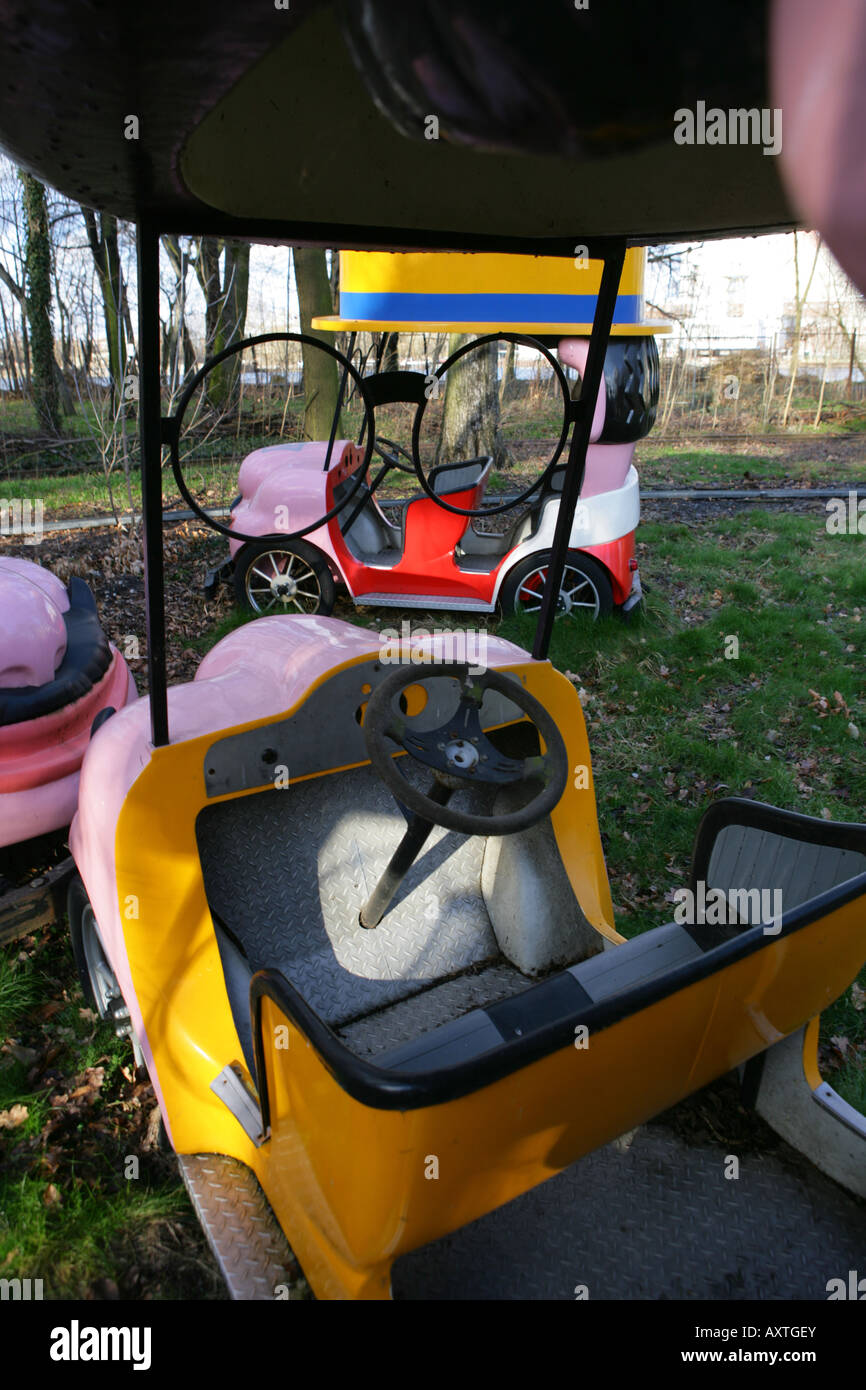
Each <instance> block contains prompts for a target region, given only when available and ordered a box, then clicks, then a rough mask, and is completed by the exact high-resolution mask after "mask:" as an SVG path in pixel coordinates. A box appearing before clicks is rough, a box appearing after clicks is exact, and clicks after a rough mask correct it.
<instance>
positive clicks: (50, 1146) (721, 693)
mask: <svg viewBox="0 0 866 1390" xmlns="http://www.w3.org/2000/svg"><path fill="white" fill-rule="evenodd" d="M196 544H198V542H195V543H194V544H193V543H191V546H190V549H189V550H188V551H187V552H184V553H183V554H181V555H180V556H179V557H178V558H177V560H176V561H175V562H174V563H173V566H172V577H173V578H174V579H177V578H179V577H182V576H183V575H184V574H185V573H186V571H187V569H188V570H189V578H188V580H185V581H184V582H188V583H190V584H192V582H193V571H194V570H195V569H196V565H197V564H198V560H195V562H194V561H193V559H192V558H191V557H193V556H198V551H197V550H195V545H196ZM219 544H220V545H222V548H223V549H224V545H223V543H221V542H219ZM639 545H640V550H639V556H640V562H641V573H642V577H643V578H644V580H645V583H646V586H647V601H646V605H645V607H644V609H643V611H641V612H639V613H638V614H637V615H636V616H635V618H634V619H633V621H632V622H629V623H624V622H622V621H621V620H620V619H619V618H616V617H614V618H611V619H608V620H605V621H603V622H601V623H598V624H589V623H579V622H576V621H572V620H561V621H559V622H557V623H556V624H555V626H554V631H553V641H552V646H551V659H552V660H553V662H554V664H555V665H556V666H558V667H559V668H560V669H561V670H563V671H565V672H566V673H568V674H569V675H570V677H571V678H572V679H573V680H574V682H575V684H576V686H577V687H578V689H579V690H580V692H581V701H582V704H583V709H584V713H585V717H586V720H587V725H588V734H589V742H590V749H591V753H592V759H593V773H594V778H595V790H596V798H597V808H598V818H599V825H600V829H601V834H602V841H603V845H604V851H605V858H606V862H607V866H608V872H609V876H610V880H611V887H612V894H613V900H614V904H615V917H616V925H617V927H618V929H619V930H620V931H621V932H622V933H623V934H624V935H625V936H627V937H631V936H634V935H636V934H637V933H639V932H642V931H646V930H648V929H650V928H652V927H654V926H658V925H660V924H661V923H663V922H665V921H669V920H671V916H672V907H671V902H670V897H671V894H672V892H673V890H674V889H676V888H677V887H680V886H682V885H683V884H684V883H685V882H686V881H687V877H688V870H689V864H690V860H691V853H692V846H693V843H694V837H695V832H696V830H697V826H698V824H699V821H700V819H701V816H702V815H703V813H704V811H705V810H706V808H707V806H708V805H709V804H710V803H711V802H712V801H713V800H714V799H716V798H718V797H721V796H728V795H745V796H751V797H754V798H755V799H757V800H760V801H766V802H771V803H773V804H776V805H778V806H781V807H788V808H792V809H795V810H799V811H803V812H805V813H807V814H810V815H815V816H826V817H829V818H832V819H834V820H842V821H862V820H864V819H866V814H864V804H866V756H864V749H866V689H864V683H863V678H862V671H863V664H864V662H863V658H864V647H866V630H864V629H866V564H864V558H866V550H864V546H866V539H864V538H863V537H858V536H850V537H847V536H841V537H834V536H830V535H828V533H827V531H826V529H825V527H824V524H823V517H822V516H821V515H820V514H816V515H808V516H803V515H793V514H778V513H771V512H766V511H761V510H750V511H748V512H744V513H742V514H740V515H737V516H734V517H725V518H720V519H719V520H718V521H715V522H713V521H710V522H702V523H701V524H700V526H685V525H676V524H673V525H672V524H664V525H662V524H658V523H653V524H643V525H642V526H641V528H640V531H639ZM199 567H200V566H199ZM190 601H191V602H192V603H198V598H197V597H195V596H194V597H193V598H191V600H190ZM337 615H338V616H340V617H345V618H347V619H350V620H351V621H354V622H356V623H358V624H360V625H364V626H368V627H371V628H376V627H377V626H389V627H391V626H396V627H397V628H398V629H399V626H400V623H401V621H402V619H403V618H404V617H406V618H409V619H410V620H413V621H414V622H416V623H419V624H421V625H423V626H425V627H428V628H429V626H430V615H429V614H427V613H425V612H420V611H418V612H414V613H404V612H400V611H397V610H379V611H376V610H371V609H358V610H356V609H354V608H352V607H351V606H350V605H349V604H348V603H347V602H346V601H343V600H341V601H340V603H339V604H338V608H337ZM249 621H255V619H254V618H252V615H249V614H246V613H244V612H242V611H241V610H240V609H237V608H232V609H230V610H229V611H228V612H227V613H224V614H222V615H221V617H220V619H219V621H218V623H217V624H215V625H214V626H213V627H212V628H211V629H210V630H209V631H208V632H206V633H205V634H204V635H203V636H201V637H199V638H192V637H189V636H188V635H186V634H184V636H183V639H182V640H183V642H184V644H187V645H192V646H194V647H195V648H196V649H197V650H198V651H200V652H202V653H204V652H205V651H207V650H210V648H211V647H212V646H213V645H214V644H215V643H216V642H217V641H218V640H219V639H220V638H222V637H224V636H225V635H227V633H228V632H230V631H233V630H234V629H236V628H237V627H239V626H240V625H242V624H244V623H246V622H249ZM435 623H436V625H442V626H445V625H449V626H477V625H478V618H477V617H469V615H460V616H452V615H448V614H436V615H435ZM490 628H491V630H496V631H498V632H499V633H500V634H501V635H502V636H504V637H508V638H509V639H510V640H512V641H514V642H517V643H518V644H519V645H521V646H523V647H527V648H528V647H531V645H532V639H533V635H534V621H533V620H532V619H519V618H512V619H509V620H507V621H505V622H502V623H500V624H499V625H498V627H497V624H496V623H495V621H494V620H492V619H491V620H490ZM733 637H736V638H737V641H738V644H739V650H738V655H737V656H736V657H734V656H732V655H731V656H726V650H727V651H729V652H730V651H731V641H730V639H731V638H733ZM812 691H814V692H817V695H818V696H819V697H824V699H825V701H826V708H825V707H822V706H821V704H820V701H819V700H817V699H816V696H814V695H812V694H811V693H810V692H812ZM836 692H838V696H839V698H838V700H837V698H836ZM822 715H823V717H821V716H822ZM850 724H853V725H854V726H856V727H857V728H858V729H859V730H860V732H861V738H859V739H856V738H854V737H852V735H851V733H850V731H849V725H850ZM859 984H860V987H861V988H864V989H866V968H864V970H863V971H862V972H861V974H860V976H859ZM46 1001H53V1003H55V1004H57V1005H59V1007H58V1008H57V1009H56V1011H55V1012H54V1013H53V1014H52V1015H51V1017H50V1018H47V1019H45V1020H42V1021H41V1020H40V1019H39V1010H40V1007H42V1006H43V1005H44V1004H45V1002H46ZM857 1004H858V998H857V996H856V994H855V993H854V991H852V990H851V989H849V990H847V991H846V992H845V994H844V995H843V997H842V998H841V999H839V1000H838V1001H837V1002H836V1003H834V1004H833V1005H832V1006H831V1007H830V1008H829V1009H827V1010H825V1012H824V1014H823V1015H822V1020H821V1044H822V1050H821V1066H822V1071H823V1074H824V1076H825V1079H826V1080H828V1081H829V1082H830V1084H831V1085H833V1086H834V1087H835V1088H836V1090H837V1091H838V1092H839V1093H840V1094H841V1095H842V1096H843V1097H844V1098H845V1099H846V1100H848V1101H849V1102H850V1103H851V1104H852V1105H854V1106H856V1107H857V1108H858V1109H860V1110H861V1111H862V1112H863V1113H866V1010H863V1009H860V1008H858V1007H857ZM82 1005H83V1000H82V999H81V996H80V993H79V991H78V987H77V983H76V982H75V977H74V971H73V970H72V967H71V963H70V960H69V953H68V948H67V947H66V945H65V941H64V929H63V927H62V926H60V927H57V928H55V929H53V930H52V932H49V933H47V934H44V935H42V934H40V937H39V939H38V940H36V939H34V942H33V943H32V944H30V945H28V946H27V949H26V950H19V949H18V947H17V945H16V946H13V947H9V948H7V949H6V950H5V951H3V952H0V1039H2V1038H7V1039H11V1040H14V1043H15V1045H16V1046H22V1047H24V1048H30V1049H36V1050H37V1051H39V1053H40V1056H42V1053H43V1051H44V1049H46V1048H49V1047H51V1046H58V1045H59V1047H60V1052H59V1054H58V1055H57V1056H56V1057H54V1058H52V1060H51V1062H50V1063H49V1064H48V1075H49V1077H50V1084H48V1085H46V1084H45V1083H44V1075H45V1073H44V1072H43V1073H42V1074H40V1075H39V1076H35V1077H34V1076H32V1075H31V1072H32V1068H31V1065H30V1063H29V1062H28V1060H27V1058H26V1054H25V1060H24V1061H20V1060H17V1059H16V1057H15V1056H14V1055H13V1054H10V1053H8V1052H6V1053H0V1111H2V1110H4V1109H9V1108H10V1107H11V1106H12V1105H14V1104H23V1105H25V1106H27V1109H28V1115H27V1118H26V1120H25V1121H24V1122H23V1123H22V1124H21V1125H19V1126H18V1127H16V1128H15V1129H13V1130H10V1131H2V1132H0V1145H2V1146H3V1148H4V1150H5V1152H6V1163H5V1167H4V1171H3V1173H2V1176H0V1273H2V1275H3V1276H4V1277H10V1278H14V1277H22V1278H24V1277H31V1278H35V1277H42V1278H44V1279H45V1281H46V1291H47V1292H50V1295H51V1296H54V1297H61V1296H62V1297H72V1296H81V1295H82V1294H83V1295H87V1294H88V1292H89V1291H91V1290H92V1289H93V1288H94V1286H95V1285H97V1284H98V1281H99V1280H101V1279H103V1280H104V1279H106V1278H110V1279H113V1280H115V1281H116V1282H117V1283H118V1284H119V1285H120V1286H121V1288H123V1287H124V1285H123V1281H124V1278H125V1277H126V1275H127V1272H128V1269H129V1266H130V1264H131V1263H135V1262H140V1263H142V1264H143V1266H144V1268H145V1269H146V1270H150V1268H151V1267H152V1265H153V1260H154V1259H155V1260H156V1266H157V1268H162V1266H161V1265H160V1263H159V1260H160V1259H161V1258H162V1254H160V1252H162V1253H163V1254H164V1252H165V1250H166V1249H167V1248H168V1247H170V1246H171V1245H172V1237H171V1234H170V1233H171V1232H172V1231H178V1230H180V1231H181V1232H182V1233H183V1242H184V1244H185V1245H186V1246H189V1245H190V1243H192V1242H194V1241H195V1239H196V1235H195V1234H194V1233H195V1230H196V1227H195V1222H194V1218H193V1216H192V1214H191V1211H190V1208H189V1205H188V1203H187V1201H186V1198H185V1196H184V1195H183V1193H182V1192H181V1191H180V1189H179V1188H178V1185H177V1181H176V1178H174V1177H173V1176H172V1175H171V1174H169V1173H168V1170H167V1168H166V1167H165V1165H164V1164H162V1165H161V1164H160V1162H159V1161H158V1159H157V1158H156V1157H155V1156H151V1157H148V1158H146V1159H145V1158H144V1156H143V1157H142V1173H141V1177H140V1178H139V1180H138V1181H135V1182H128V1181H125V1180H124V1178H123V1163H124V1157H125V1155H127V1154H129V1153H139V1152H140V1143H139V1141H140V1123H139V1119H140V1117H138V1115H137V1112H136V1111H135V1109H134V1099H133V1097H134V1091H133V1089H132V1088H131V1087H130V1085H129V1083H128V1081H127V1080H126V1079H125V1076H124V1071H123V1068H124V1066H128V1063H129V1049H128V1045H127V1044H125V1043H122V1042H119V1041H118V1040H117V1039H116V1038H114V1037H113V1035H112V1034H111V1032H110V1031H109V1030H107V1029H105V1028H103V1027H101V1026H99V1025H96V1024H95V1023H94V1021H93V1020H92V1019H90V1018H89V1017H88V1016H87V1015H86V1014H82ZM834 1040H835V1041H834ZM43 1061H44V1057H43ZM100 1066H101V1067H102V1068H104V1073H105V1076H104V1081H103V1084H102V1087H101V1089H100V1092H99V1096H98V1097H97V1098H96V1099H95V1100H94V1102H93V1104H92V1105H88V1107H87V1108H86V1109H85V1110H84V1111H82V1113H81V1114H76V1113H75V1111H74V1108H73V1110H72V1111H71V1112H70V1113H68V1114H67V1113H66V1112H65V1110H63V1108H62V1107H61V1109H60V1111H58V1107H57V1106H56V1105H55V1104H54V1103H53V1097H54V1096H55V1095H56V1094H57V1093H58V1092H59V1093H61V1094H64V1095H68V1094H70V1093H71V1091H72V1090H74V1089H75V1084H76V1082H77V1081H80V1078H81V1077H82V1075H83V1074H85V1072H86V1069H87V1068H88V1067H100ZM125 1107H130V1108H128V1109H127V1108H125ZM58 1114H60V1116H61V1121H62V1124H63V1126H64V1129H63V1135H64V1136H65V1138H63V1140H62V1143H61V1142H60V1141H58V1140H56V1138H55V1135H56V1131H54V1130H52V1125H53V1124H54V1122H55V1121H56V1120H57V1117H58ZM58 1149H59V1150H60V1153H61V1158H62V1162H61V1166H60V1167H59V1168H53V1167H52V1164H53V1163H55V1162H56V1161H57V1151H58ZM52 1183H53V1184H54V1185H55V1186H56V1187H57V1189H58V1190H59V1192H60V1195H61V1201H60V1203H58V1204H47V1203H46V1191H47V1189H48V1187H49V1185H50V1184H52ZM154 1248H155V1249H156V1251H157V1255H156V1256H154V1255H153V1250H154ZM139 1252H143V1253H141V1254H140V1253H139ZM4 1261H5V1263H4ZM184 1278H186V1279H187V1280H188V1279H189V1273H188V1271H187V1274H186V1276H184V1275H183V1272H182V1271H181V1272H179V1271H178V1268H177V1266H176V1264H173V1265H170V1266H169V1267H168V1268H167V1270H166V1272H165V1275H164V1277H162V1276H160V1279H159V1280H157V1281H156V1282H157V1284H158V1287H159V1288H160V1289H161V1293H158V1294H157V1296H164V1297H167V1296H172V1294H173V1291H175V1290H179V1291H180V1293H181V1295H183V1293H186V1296H189V1293H188V1290H189V1287H190V1285H189V1283H188V1282H187V1283H185V1282H184ZM145 1282H146V1284H147V1286H148V1287H150V1283H151V1280H150V1278H149V1277H148V1278H147V1279H146V1281H145Z"/></svg>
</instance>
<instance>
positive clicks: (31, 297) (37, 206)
mask: <svg viewBox="0 0 866 1390" xmlns="http://www.w3.org/2000/svg"><path fill="white" fill-rule="evenodd" d="M19 176H20V178H21V182H22V184H23V185H24V228H25V239H26V249H25V258H24V267H25V283H26V289H27V298H26V308H27V320H28V322H29V325H30V356H31V361H32V364H33V383H32V400H33V405H34V407H35V409H36V414H37V416H38V419H39V423H40V425H41V426H42V428H43V429H45V430H48V431H50V433H51V434H60V433H61V430H62V420H61V415H60V403H59V400H58V395H57V364H56V362H55V360H54V330H53V328H52V326H51V239H50V236H49V230H48V208H47V206H46V203H45V189H44V187H43V185H42V184H41V183H40V182H39V180H38V179H35V178H34V177H33V175H32V174H26V173H24V171H23V170H21V171H20V174H19Z"/></svg>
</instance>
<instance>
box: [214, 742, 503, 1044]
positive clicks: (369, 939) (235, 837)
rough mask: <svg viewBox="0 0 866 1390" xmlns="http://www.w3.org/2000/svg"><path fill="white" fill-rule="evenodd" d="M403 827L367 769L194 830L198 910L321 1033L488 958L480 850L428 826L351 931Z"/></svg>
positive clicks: (224, 814) (493, 954)
mask: <svg viewBox="0 0 866 1390" xmlns="http://www.w3.org/2000/svg"><path fill="white" fill-rule="evenodd" d="M459 795H460V796H461V798H462V797H464V796H465V795H467V794H464V793H462V792H461V793H459ZM404 829H405V821H404V820H403V818H402V816H401V815H400V813H399V811H398V810H397V808H396V805H395V803H394V801H393V798H392V797H391V795H390V793H389V792H388V791H387V790H386V789H385V787H384V786H383V785H382V783H381V782H380V780H379V778H378V777H377V776H376V774H375V773H374V772H372V771H371V770H370V769H369V768H358V769H356V770H355V771H353V772H350V773H340V774H339V775H337V776H333V777H320V778H314V779H311V780H309V781H305V782H299V783H296V784H295V785H294V786H291V787H288V788H287V789H285V790H282V791H267V792H263V793H261V794H259V795H256V796H250V797H240V798H236V799H235V800H232V801H227V802H221V803H219V804H217V805H216V806H211V807H207V808H206V809H205V810H204V811H203V812H202V813H201V815H200V816H199V819H198V823H197V827H196V831H197V835H198V843H199V853H200V855H201V863H202V871H203V875H204V883H205V890H206V892H207V896H208V901H209V903H210V904H211V906H212V908H213V909H214V911H215V912H216V913H218V915H219V916H220V917H221V918H222V919H223V921H224V922H225V923H226V925H227V926H228V927H229V928H230V930H231V931H232V932H233V933H234V935H235V936H236V937H237V938H238V939H239V940H240V942H241V943H242V945H243V947H244V950H245V951H246V954H247V956H248V958H249V961H250V964H251V965H252V967H253V969H254V970H261V969H265V968H267V967H276V968H278V969H280V970H281V971H282V972H283V973H284V974H285V975H286V977H287V978H288V979H289V980H291V981H292V983H293V984H294V985H295V986H296V987H297V988H298V989H299V990H300V992H301V993H302V994H303V995H304V997H305V999H306V1000H307V1002H308V1003H309V1004H310V1006H311V1007H312V1008H313V1009H315V1011H316V1012H317V1013H318V1014H319V1015H320V1016H321V1017H322V1018H323V1019H324V1020H325V1021H326V1022H328V1023H330V1024H332V1025H337V1024H342V1023H346V1022H348V1021H349V1020H351V1019H354V1018H358V1017H359V1016H361V1015H364V1014H367V1013H370V1012H371V1011H372V1010H375V1009H380V1008H382V1007H383V1006H385V1005H388V1004H392V1003H394V1002H395V1001H397V1000H399V999H407V998H409V997H410V996H411V995H413V994H415V993H417V992H418V990H420V989H423V988H424V987H425V986H427V985H429V984H431V983H432V982H433V981H435V980H438V979H443V978H446V977H448V976H452V975H456V974H458V973H459V972H460V971H461V970H465V969H466V968H467V967H469V966H472V965H476V964H478V963H479V962H482V961H493V960H495V959H497V958H499V949H498V946H497V943H496V938H495V936H494V934H493V929H492V927H491V925H490V919H489V917H488V915H487V910H486V908H485V906H484V901H483V899H482V896H481V888H480V875H481V858H482V854H483V850H484V841H483V839H481V838H480V837H479V836H465V835H458V834H455V833H454V832H450V831H446V830H443V829H441V828H440V827H438V826H437V827H436V828H435V829H434V830H433V832H432V834H431V836H430V839H429V840H428V841H427V844H426V845H425V846H424V849H423V850H422V852H421V855H420V856H419V858H418V860H417V861H416V863H415V864H414V865H413V867H412V869H411V871H410V873H409V874H408V876H407V878H406V880H405V882H404V883H403V885H402V886H401V888H400V891H399V893H398V896H397V898H396V900H395V902H394V903H393V904H392V906H391V908H390V909H389V911H388V913H387V914H386V915H385V917H384V918H383V920H382V922H381V923H380V925H379V926H378V927H377V928H376V929H375V930H374V931H365V930H364V929H363V928H362V927H360V926H359V924H358V913H359V911H360V909H361V907H362V905H363V903H364V901H365V900H366V898H367V896H368V895H369V893H370V892H371V891H372V889H373V887H374V886H375V884H376V882H377V880H378V877H379V875H380V874H381V872H382V870H383V869H384V868H385V865H386V864H387V862H388V860H389V858H390V857H391V854H392V853H393V851H394V849H395V848H396V846H397V844H398V842H399V839H400V837H401V835H402V833H403V830H404Z"/></svg>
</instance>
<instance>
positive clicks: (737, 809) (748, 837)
mask: <svg viewBox="0 0 866 1390" xmlns="http://www.w3.org/2000/svg"><path fill="white" fill-rule="evenodd" d="M864 872H866V826H863V825H857V824H847V823H845V822H838V821H837V822H833V821H824V820H818V819H817V818H815V817H812V816H803V815H800V814H799V813H798V812H794V811H780V810H778V809H777V808H776V807H774V806H765V805H762V804H761V803H758V802H749V801H744V800H741V799H739V798H726V799H725V800H724V801H720V802H716V803H715V804H714V805H713V806H712V807H710V810H709V811H708V812H707V814H706V815H705V817H704V820H703V821H702V822H701V825H700V827H699V830H698V836H697V840H696V843H695V855H694V861H693V868H692V874H693V888H694V886H696V884H697V883H698V882H699V881H701V880H702V881H703V882H704V883H705V884H706V886H707V888H721V889H722V890H723V891H724V892H729V891H731V890H736V889H740V890H746V891H749V890H755V889H757V890H768V891H770V892H773V891H775V890H778V891H779V892H780V893H781V902H782V910H783V911H784V912H790V911H791V910H792V909H794V908H796V907H799V906H801V905H802V904H803V903H805V902H808V901H810V899H812V898H817V897H819V896H820V894H822V893H826V892H828V891H829V890H830V889H832V888H837V887H838V886H839V885H840V884H842V883H846V882H847V881H848V880H849V879H852V878H856V877H857V875H858V874H862V873H864Z"/></svg>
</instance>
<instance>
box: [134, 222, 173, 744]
mask: <svg viewBox="0 0 866 1390" xmlns="http://www.w3.org/2000/svg"><path fill="white" fill-rule="evenodd" d="M137 231H138V235H137V244H138V370H139V387H138V392H139V405H138V428H139V435H140V438H141V511H142V517H143V521H144V602H145V615H146V622H147V672H148V681H149V685H150V696H149V698H150V729H151V737H152V739H153V745H154V747H155V748H159V747H161V746H162V745H163V744H166V743H168V692H167V689H166V668H165V579H164V570H163V550H162V419H161V416H162V410H161V405H160V342H159V232H158V231H157V229H156V227H155V226H153V225H152V224H151V223H148V222H139V224H138V228H137Z"/></svg>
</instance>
